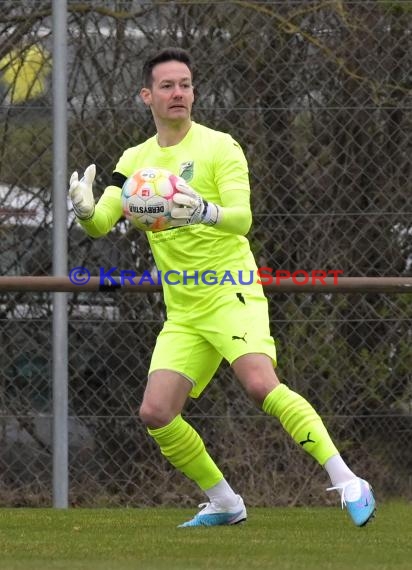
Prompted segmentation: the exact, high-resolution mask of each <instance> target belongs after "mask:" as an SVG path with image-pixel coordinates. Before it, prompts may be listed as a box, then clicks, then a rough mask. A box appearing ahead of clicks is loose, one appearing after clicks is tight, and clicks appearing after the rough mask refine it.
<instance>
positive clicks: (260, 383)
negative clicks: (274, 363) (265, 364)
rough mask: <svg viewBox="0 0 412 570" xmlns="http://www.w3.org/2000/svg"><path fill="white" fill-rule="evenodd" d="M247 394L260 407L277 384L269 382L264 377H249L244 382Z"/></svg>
mask: <svg viewBox="0 0 412 570" xmlns="http://www.w3.org/2000/svg"><path fill="white" fill-rule="evenodd" d="M243 385H244V388H245V390H246V393H247V395H248V396H249V398H250V399H251V400H253V402H254V403H255V404H257V405H258V406H259V407H261V406H262V404H263V402H264V401H265V398H266V396H267V395H268V394H269V393H270V392H271V391H272V390H273V389H274V388H276V386H277V384H275V383H272V382H267V381H265V379H262V378H253V377H252V378H249V379H248V380H247V381H246V382H244V383H243Z"/></svg>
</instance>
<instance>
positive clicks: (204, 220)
mask: <svg viewBox="0 0 412 570" xmlns="http://www.w3.org/2000/svg"><path fill="white" fill-rule="evenodd" d="M176 190H177V191H178V192H177V193H176V194H175V195H174V196H173V202H174V203H175V204H176V205H177V207H175V208H172V210H171V216H172V220H171V225H172V226H185V225H191V224H207V225H209V226H214V225H215V224H217V223H218V222H219V219H220V215H221V212H220V208H219V206H217V204H213V203H212V202H207V201H206V200H204V199H203V198H202V196H200V194H198V193H197V192H195V190H193V188H191V187H190V186H189V185H188V184H186V182H184V181H183V180H182V181H180V180H179V181H178V182H177V183H176Z"/></svg>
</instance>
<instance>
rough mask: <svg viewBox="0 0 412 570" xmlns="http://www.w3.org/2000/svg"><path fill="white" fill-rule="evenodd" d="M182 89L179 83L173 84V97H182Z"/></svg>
mask: <svg viewBox="0 0 412 570" xmlns="http://www.w3.org/2000/svg"><path fill="white" fill-rule="evenodd" d="M182 95H183V89H182V88H181V87H180V86H179V85H175V86H174V89H173V97H182Z"/></svg>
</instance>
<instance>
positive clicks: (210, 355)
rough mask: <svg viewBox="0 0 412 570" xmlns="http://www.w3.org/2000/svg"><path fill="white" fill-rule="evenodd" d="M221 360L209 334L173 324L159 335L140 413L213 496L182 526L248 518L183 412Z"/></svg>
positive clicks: (179, 465)
mask: <svg viewBox="0 0 412 570" xmlns="http://www.w3.org/2000/svg"><path fill="white" fill-rule="evenodd" d="M170 328H172V329H173V330H170ZM170 346H173V353H171V354H170ZM179 348H180V350H179ZM168 349H169V350H168ZM205 361H206V362H207V363H208V364H209V366H210V367H211V370H212V371H210V370H208V367H206V366H205V365H204V363H205ZM220 361H221V356H220V355H219V354H218V353H216V352H215V351H214V349H213V347H211V346H210V345H209V343H208V342H207V341H205V340H204V339H203V338H201V337H198V336H197V335H194V334H189V333H188V332H187V331H183V330H181V329H180V330H179V327H173V326H171V327H170V326H169V327H166V330H164V331H162V333H161V334H160V335H159V337H158V341H157V343H156V348H155V351H154V353H153V357H152V363H151V368H150V372H149V379H148V382H147V386H146V390H145V393H144V397H143V401H142V405H141V408H140V417H141V419H142V421H143V422H144V423H145V424H146V425H147V426H148V432H149V434H150V435H151V436H152V437H153V438H154V440H155V441H156V442H157V444H158V445H159V447H160V450H161V452H162V454H163V455H164V456H165V457H166V459H168V461H169V462H170V463H171V464H172V465H173V466H174V467H176V469H178V470H179V471H181V472H182V473H183V474H185V475H186V476H187V477H188V478H189V479H192V480H193V481H195V483H197V485H198V486H199V488H200V489H202V490H203V491H204V492H205V493H206V495H207V496H208V497H209V499H210V503H209V504H208V505H207V506H206V508H205V509H203V510H202V511H201V513H199V514H198V515H196V516H195V518H194V519H193V520H192V521H189V522H188V523H185V524H184V525H181V526H210V525H216V524H235V523H237V522H240V521H241V520H244V519H245V518H246V510H245V507H244V505H243V501H242V499H241V498H240V497H239V496H238V495H236V494H235V493H234V491H233V490H232V488H231V487H230V486H229V484H228V483H227V482H226V480H225V479H224V477H223V474H222V472H221V471H220V470H219V468H218V467H217V465H216V464H215V462H214V461H213V459H212V458H211V457H210V455H209V454H208V453H207V451H206V449H205V446H204V443H203V441H202V439H201V438H200V436H199V434H198V433H197V432H196V431H195V430H194V429H193V428H192V427H191V426H190V425H189V424H188V423H187V422H186V421H185V420H184V419H183V418H182V415H181V412H182V410H183V407H184V405H185V402H186V400H187V398H188V396H189V395H192V396H194V395H196V396H197V395H199V394H200V393H201V392H202V390H203V389H204V388H205V386H206V385H207V383H208V382H209V381H210V379H211V376H212V374H213V373H214V372H215V370H216V368H217V367H218V365H219V364H220ZM176 370H180V371H181V373H180V372H177V371H176ZM205 370H206V372H205Z"/></svg>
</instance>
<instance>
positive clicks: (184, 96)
mask: <svg viewBox="0 0 412 570" xmlns="http://www.w3.org/2000/svg"><path fill="white" fill-rule="evenodd" d="M152 78H153V82H152V86H151V88H146V87H144V88H143V89H142V90H141V92H140V96H141V98H142V99H143V101H144V103H145V104H146V105H149V106H150V107H151V109H152V113H153V117H154V119H155V121H156V120H160V121H161V122H168V121H172V122H179V121H186V120H188V119H190V115H191V111H192V105H193V101H194V95H193V85H192V75H191V73H190V70H189V68H188V67H187V65H185V64H184V63H181V62H180V61H167V62H165V63H159V64H158V65H156V66H155V67H154V68H153V71H152Z"/></svg>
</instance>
